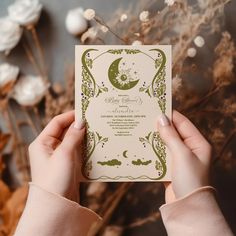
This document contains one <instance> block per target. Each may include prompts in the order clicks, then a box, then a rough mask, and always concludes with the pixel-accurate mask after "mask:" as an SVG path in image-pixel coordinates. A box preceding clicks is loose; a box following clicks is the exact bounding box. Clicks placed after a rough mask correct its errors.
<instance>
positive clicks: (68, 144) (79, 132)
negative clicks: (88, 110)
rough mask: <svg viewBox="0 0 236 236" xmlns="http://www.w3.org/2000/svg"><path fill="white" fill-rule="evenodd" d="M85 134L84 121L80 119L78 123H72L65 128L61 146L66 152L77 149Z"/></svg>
mask: <svg viewBox="0 0 236 236" xmlns="http://www.w3.org/2000/svg"><path fill="white" fill-rule="evenodd" d="M84 134H85V121H83V120H81V121H79V122H78V123H73V124H72V125H71V126H70V127H69V129H68V130H67V132H66V134H65V136H64V139H63V141H62V143H61V146H62V148H63V149H64V150H66V151H68V152H74V151H75V150H78V147H79V146H80V145H81V143H82V141H83V139H84Z"/></svg>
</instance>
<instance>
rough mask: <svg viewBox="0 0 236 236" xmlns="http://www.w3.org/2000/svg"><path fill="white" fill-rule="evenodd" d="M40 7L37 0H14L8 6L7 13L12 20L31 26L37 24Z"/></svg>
mask: <svg viewBox="0 0 236 236" xmlns="http://www.w3.org/2000/svg"><path fill="white" fill-rule="evenodd" d="M42 8H43V6H42V4H41V3H40V2H39V1H38V0H16V1H15V2H14V3H13V4H12V5H10V6H9V7H8V14H9V17H10V19H11V20H12V21H15V22H17V23H19V24H20V25H22V26H31V25H35V24H37V22H38V20H39V18H40V15H41V11H42Z"/></svg>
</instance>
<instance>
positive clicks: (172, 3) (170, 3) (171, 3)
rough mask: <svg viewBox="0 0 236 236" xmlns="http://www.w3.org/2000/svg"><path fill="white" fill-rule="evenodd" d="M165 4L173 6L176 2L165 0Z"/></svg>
mask: <svg viewBox="0 0 236 236" xmlns="http://www.w3.org/2000/svg"><path fill="white" fill-rule="evenodd" d="M165 4H167V6H173V5H174V4H175V0H165Z"/></svg>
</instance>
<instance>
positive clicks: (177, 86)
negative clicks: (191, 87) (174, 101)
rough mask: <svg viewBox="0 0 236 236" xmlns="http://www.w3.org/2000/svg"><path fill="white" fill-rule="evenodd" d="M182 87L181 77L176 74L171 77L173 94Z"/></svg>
mask: <svg viewBox="0 0 236 236" xmlns="http://www.w3.org/2000/svg"><path fill="white" fill-rule="evenodd" d="M181 87H182V79H181V78H180V77H179V76H178V75H176V76H175V77H174V78H173V79H172V92H173V94H174V95H177V92H178V91H179V89H180V88H181Z"/></svg>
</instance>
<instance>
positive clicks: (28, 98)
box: [11, 75, 49, 106]
mask: <svg viewBox="0 0 236 236" xmlns="http://www.w3.org/2000/svg"><path fill="white" fill-rule="evenodd" d="M48 87H49V85H48V84H45V82H44V81H43V79H42V78H41V77H39V76H33V75H26V76H21V77H20V78H19V80H18V82H17V83H16V85H15V86H14V89H13V92H12V95H11V96H12V98H14V99H15V100H16V101H17V102H18V103H19V104H20V105H22V106H34V105H36V104H38V103H39V102H40V101H41V100H42V98H43V97H44V96H45V94H46V92H47V90H48Z"/></svg>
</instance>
